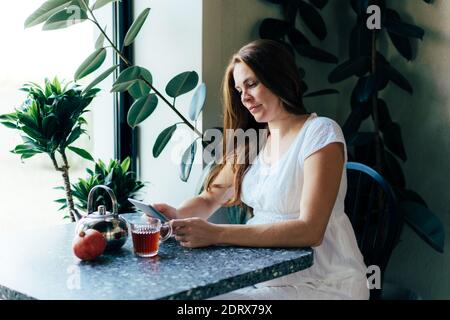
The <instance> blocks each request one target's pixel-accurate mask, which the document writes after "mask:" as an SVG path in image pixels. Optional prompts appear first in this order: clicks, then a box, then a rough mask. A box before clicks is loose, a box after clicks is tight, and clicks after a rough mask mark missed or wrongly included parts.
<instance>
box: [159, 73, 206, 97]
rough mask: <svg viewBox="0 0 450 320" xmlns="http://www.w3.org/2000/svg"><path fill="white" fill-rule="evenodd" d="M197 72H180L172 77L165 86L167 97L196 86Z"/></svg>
mask: <svg viewBox="0 0 450 320" xmlns="http://www.w3.org/2000/svg"><path fill="white" fill-rule="evenodd" d="M197 83H198V74H197V72H195V71H187V72H183V73H180V74H179V75H177V76H175V77H174V78H172V80H170V81H169V83H168V84H167V86H166V93H167V95H168V96H169V97H172V98H176V97H178V96H181V95H182V94H185V93H187V92H189V91H191V90H192V89H194V88H195V87H196V86H197Z"/></svg>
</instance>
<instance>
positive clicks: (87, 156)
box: [67, 147, 94, 161]
mask: <svg viewBox="0 0 450 320" xmlns="http://www.w3.org/2000/svg"><path fill="white" fill-rule="evenodd" d="M67 148H68V149H70V150H71V151H73V152H75V153H76V154H77V155H79V156H80V157H82V158H84V159H86V160H90V161H94V158H93V157H92V156H91V154H90V153H89V152H87V151H86V150H84V149H80V148H76V147H67Z"/></svg>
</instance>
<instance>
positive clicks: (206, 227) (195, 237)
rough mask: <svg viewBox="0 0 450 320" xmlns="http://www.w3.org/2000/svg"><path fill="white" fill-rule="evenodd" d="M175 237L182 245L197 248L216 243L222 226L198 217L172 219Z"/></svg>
mask: <svg viewBox="0 0 450 320" xmlns="http://www.w3.org/2000/svg"><path fill="white" fill-rule="evenodd" d="M170 223H171V224H172V228H173V233H174V234H175V239H176V240H177V241H179V242H180V244H181V245H182V246H183V247H188V248H199V247H207V246H211V245H216V244H218V239H219V237H220V233H221V231H222V227H220V226H219V225H216V224H212V223H210V222H208V221H206V220H203V219H200V218H187V219H179V220H172V221H171V222H170Z"/></svg>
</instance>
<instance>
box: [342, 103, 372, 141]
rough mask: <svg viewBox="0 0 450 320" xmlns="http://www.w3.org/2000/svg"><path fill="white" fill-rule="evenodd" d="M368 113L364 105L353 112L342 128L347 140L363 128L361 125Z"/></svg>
mask: <svg viewBox="0 0 450 320" xmlns="http://www.w3.org/2000/svg"><path fill="white" fill-rule="evenodd" d="M367 113H368V112H367V108H366V107H365V106H363V105H360V106H358V107H356V108H354V109H353V110H352V112H351V113H350V115H349V117H348V118H347V120H346V121H345V123H344V125H343V126H342V132H343V133H344V136H345V137H346V138H349V137H352V136H354V135H355V134H356V133H357V132H358V130H359V127H360V126H361V123H362V121H363V120H364V119H365V115H366V114H367ZM369 114H370V112H369Z"/></svg>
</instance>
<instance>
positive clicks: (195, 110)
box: [189, 83, 206, 121]
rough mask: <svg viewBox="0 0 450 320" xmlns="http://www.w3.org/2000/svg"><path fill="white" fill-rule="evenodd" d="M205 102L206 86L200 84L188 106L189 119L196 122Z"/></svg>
mask: <svg viewBox="0 0 450 320" xmlns="http://www.w3.org/2000/svg"><path fill="white" fill-rule="evenodd" d="M205 100H206V84H205V83H202V84H201V85H200V86H199V87H198V88H197V90H196V91H195V93H194V96H193V97H192V100H191V105H190V106H189V118H190V119H191V120H192V121H196V120H197V119H198V117H199V115H200V113H201V112H202V110H203V107H204V105H205Z"/></svg>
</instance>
